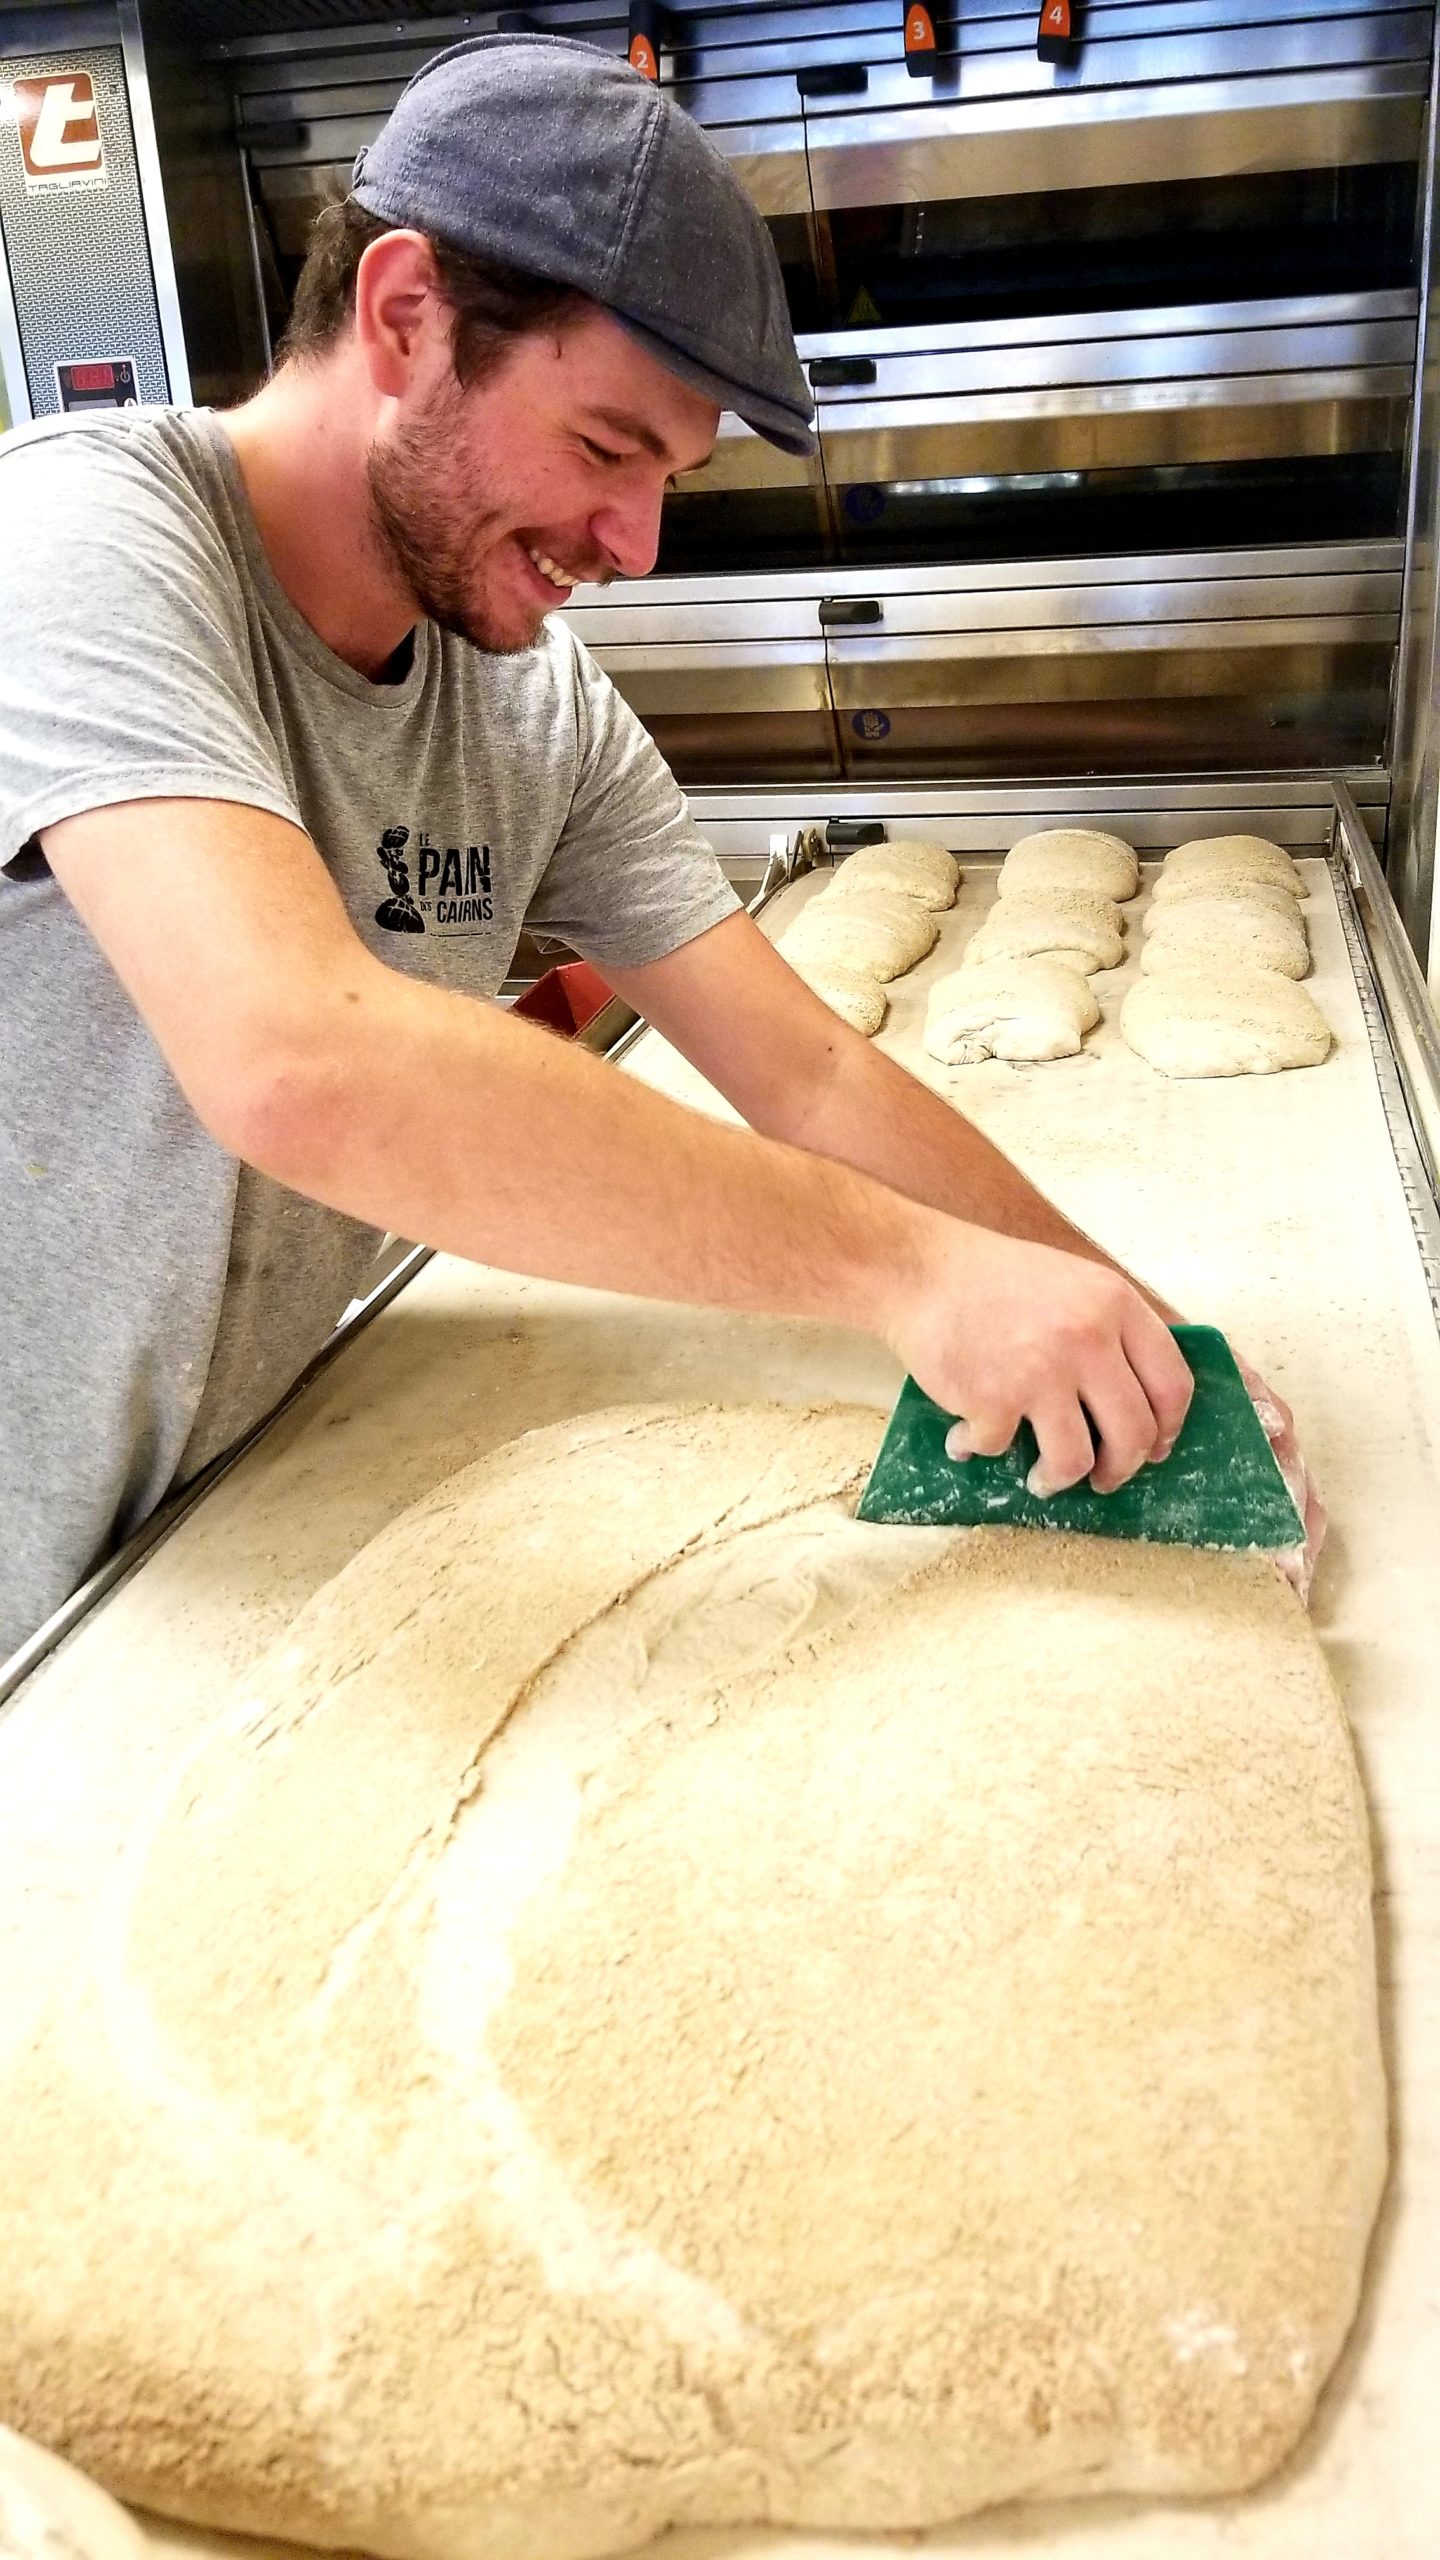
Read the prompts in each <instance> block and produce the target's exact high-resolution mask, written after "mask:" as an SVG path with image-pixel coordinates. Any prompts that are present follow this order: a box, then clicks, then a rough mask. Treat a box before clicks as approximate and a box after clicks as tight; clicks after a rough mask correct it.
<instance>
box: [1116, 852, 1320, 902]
mask: <svg viewBox="0 0 1440 2560" xmlns="http://www.w3.org/2000/svg"><path fill="white" fill-rule="evenodd" d="M1199 880H1204V881H1206V882H1207V883H1210V884H1213V885H1219V884H1221V883H1223V884H1224V885H1225V886H1227V887H1231V888H1233V887H1234V886H1235V885H1236V883H1237V882H1239V881H1242V880H1257V881H1261V882H1269V883H1270V885H1271V886H1272V887H1274V888H1276V889H1284V890H1286V891H1287V892H1288V894H1289V895H1290V896H1291V897H1292V898H1303V897H1305V896H1306V894H1307V892H1306V888H1305V883H1304V881H1303V880H1302V878H1301V876H1300V873H1299V872H1298V871H1297V870H1296V868H1295V865H1294V863H1293V862H1292V861H1291V859H1290V856H1289V854H1288V853H1287V852H1286V851H1285V849H1284V847H1283V845H1278V844H1271V842H1270V840H1269V838H1268V836H1195V837H1192V838H1191V840H1190V842H1189V843H1188V844H1177V846H1176V847H1175V850H1174V852H1173V853H1167V855H1166V856H1165V860H1164V862H1163V863H1162V864H1161V867H1160V877H1159V879H1158V880H1157V881H1156V883H1155V891H1154V894H1155V897H1156V899H1157V901H1158V902H1159V904H1160V905H1161V906H1164V905H1166V904H1167V903H1168V901H1169V900H1170V899H1171V898H1173V897H1183V896H1184V895H1185V894H1186V890H1187V888H1188V887H1189V886H1190V885H1191V884H1192V883H1194V882H1196V881H1199Z"/></svg>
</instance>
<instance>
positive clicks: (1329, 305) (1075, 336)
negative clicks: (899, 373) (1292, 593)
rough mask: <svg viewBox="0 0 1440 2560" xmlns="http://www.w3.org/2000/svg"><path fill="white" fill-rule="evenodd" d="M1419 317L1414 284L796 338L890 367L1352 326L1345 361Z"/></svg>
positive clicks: (837, 397)
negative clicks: (1000, 351) (997, 353)
mask: <svg viewBox="0 0 1440 2560" xmlns="http://www.w3.org/2000/svg"><path fill="white" fill-rule="evenodd" d="M1418 316H1419V296H1418V295H1417V294H1416V293H1414V292H1412V291H1410V290H1408V289H1405V290H1401V291H1398V292H1392V293H1317V294H1285V295H1276V296H1273V297H1267V298H1265V299H1259V300H1256V299H1249V300H1240V301H1234V302H1180V303H1165V304H1149V303H1147V304H1143V305H1141V306H1139V307H1138V308H1137V309H1135V310H1131V311H1053V312H1051V311H1047V312H1046V313H1045V315H1044V317H1043V318H1041V319H1021V320H966V321H957V320H940V321H932V322H928V323H926V324H924V325H923V326H912V327H908V328H900V329H886V328H874V329H840V330H833V331H828V332H827V331H823V330H822V331H817V332H815V333H813V334H812V335H810V336H808V337H804V338H801V339H799V340H798V341H797V344H798V347H799V351H800V354H801V357H802V358H803V360H804V361H805V362H806V363H807V364H808V363H811V362H813V361H814V360H815V359H816V358H817V357H824V356H870V357H873V358H874V359H875V360H876V361H877V362H879V361H881V360H884V361H885V363H886V364H887V366H888V364H889V363H890V361H891V360H892V359H894V358H898V357H910V356H919V357H927V356H943V355H946V354H948V353H950V352H951V351H961V352H964V351H967V350H972V349H973V350H977V351H978V350H981V349H984V348H988V347H1009V348H1015V349H1024V348H1028V347H1029V346H1031V345H1037V346H1040V345H1043V346H1049V347H1063V346H1072V347H1074V349H1075V350H1076V355H1075V359H1074V360H1075V361H1076V362H1079V361H1082V360H1088V358H1089V357H1090V356H1091V355H1092V354H1093V352H1094V351H1095V349H1096V348H1097V347H1103V348H1109V347H1111V346H1112V345H1114V344H1115V343H1116V342H1117V341H1120V340H1124V339H1127V338H1162V339H1169V338H1173V337H1180V336H1186V335H1191V334H1194V333H1199V334H1202V335H1208V334H1210V333H1212V332H1214V331H1216V330H1246V331H1251V330H1256V331H1262V332H1266V333H1270V332H1274V331H1282V330H1283V331H1289V330H1292V329H1298V330H1304V331H1309V330H1312V329H1336V328H1349V329H1352V330H1354V331H1355V332H1356V335H1355V337H1354V339H1353V341H1352V343H1351V347H1350V350H1349V352H1348V353H1347V355H1346V357H1345V359H1344V360H1345V361H1346V362H1347V363H1360V362H1367V361H1369V360H1370V359H1371V358H1372V357H1375V356H1383V357H1385V358H1386V359H1387V360H1393V358H1394V356H1395V352H1396V349H1395V344H1394V342H1392V341H1391V340H1389V339H1388V338H1387V337H1386V336H1385V334H1384V332H1385V329H1386V327H1387V324H1391V323H1399V324H1407V334H1406V336H1405V337H1404V338H1403V339H1402V340H1401V342H1400V350H1401V352H1402V353H1403V351H1404V348H1405V347H1406V346H1407V345H1408V346H1410V347H1411V348H1412V349H1413V344H1414V332H1415V326H1416V323H1417V320H1418ZM885 379H886V381H887V383H888V382H890V381H891V379H892V377H891V376H890V375H889V373H888V372H887V374H886V376H885ZM920 387H921V388H922V389H923V388H924V387H925V386H924V385H923V384H922V385H921V386H920ZM856 396H857V394H856V391H855V389H854V388H853V387H852V386H848V385H840V386H833V385H825V384H817V385H816V386H815V399H816V404H817V406H818V407H820V408H831V407H834V406H837V405H839V404H842V403H843V402H845V401H847V400H853V399H854V398H855V397H856ZM735 424H736V425H737V427H738V426H739V424H740V421H739V420H738V419H737V420H736V421H735Z"/></svg>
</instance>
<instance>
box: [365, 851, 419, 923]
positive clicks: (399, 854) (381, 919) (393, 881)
mask: <svg viewBox="0 0 1440 2560" xmlns="http://www.w3.org/2000/svg"><path fill="white" fill-rule="evenodd" d="M409 841H410V830H409V828H408V827H387V828H386V830H385V833H384V834H383V836H382V837H381V839H380V841H379V843H378V844H377V846H376V847H375V859H376V861H377V862H379V863H380V864H381V865H382V866H383V868H384V872H385V877H386V879H387V880H388V881H389V883H390V895H389V897H388V898H382V899H381V901H380V904H379V906H378V907H377V908H376V910H375V921H376V923H377V924H383V926H384V927H385V930H386V932H387V933H423V932H424V930H425V919H424V917H423V916H422V914H421V913H420V910H419V908H418V907H417V906H416V904H415V901H414V899H413V898H412V897H411V895H410V872H409V868H408V865H407V864H406V860H405V847H406V846H407V844H408V843H409Z"/></svg>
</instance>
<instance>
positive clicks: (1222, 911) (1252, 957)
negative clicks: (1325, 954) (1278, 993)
mask: <svg viewBox="0 0 1440 2560" xmlns="http://www.w3.org/2000/svg"><path fill="white" fill-rule="evenodd" d="M1285 904H1286V906H1287V907H1288V909H1289V913H1288V915H1274V914H1270V913H1268V912H1267V911H1266V909H1265V908H1263V907H1252V906H1250V905H1249V904H1248V902H1247V901H1246V900H1244V899H1242V898H1231V899H1227V900H1226V901H1225V902H1224V904H1223V905H1222V904H1212V903H1209V902H1207V901H1205V900H1203V899H1197V900H1195V901H1194V902H1190V901H1186V902H1185V903H1184V904H1182V905H1180V906H1178V907H1157V908H1156V909H1155V910H1154V914H1153V918H1152V922H1151V929H1150V932H1149V933H1148V935H1147V937H1146V941H1145V947H1144V949H1143V951H1142V952H1141V955H1140V966H1141V968H1142V969H1143V970H1144V971H1145V972H1146V973H1147V974H1148V975H1151V976H1164V975H1166V974H1167V973H1168V972H1169V971H1171V970H1174V969H1190V968H1194V967H1196V966H1197V965H1200V966H1211V965H1215V964H1218V965H1220V966H1222V967H1228V966H1229V965H1230V963H1231V962H1233V961H1240V962H1241V963H1242V964H1248V965H1249V966H1250V967H1252V968H1256V969H1276V970H1278V971H1279V973H1280V975H1281V977H1283V978H1303V977H1304V976H1305V975H1306V974H1307V972H1308V970H1309V967H1310V945H1309V941H1308V939H1307V937H1306V932H1305V919H1304V917H1303V916H1302V914H1301V912H1300V910H1299V908H1298V907H1297V906H1296V904H1295V901H1294V899H1293V898H1287V899H1286V900H1285Z"/></svg>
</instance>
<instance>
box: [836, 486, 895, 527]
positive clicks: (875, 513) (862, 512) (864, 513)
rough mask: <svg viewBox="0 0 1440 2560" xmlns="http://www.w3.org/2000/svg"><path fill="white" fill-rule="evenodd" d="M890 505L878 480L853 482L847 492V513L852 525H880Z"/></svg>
mask: <svg viewBox="0 0 1440 2560" xmlns="http://www.w3.org/2000/svg"><path fill="white" fill-rule="evenodd" d="M888 504H889V500H888V499H887V497H886V495H885V492H884V490H883V489H882V488H881V486H880V484H879V482H878V481H876V480H852V482H851V484H850V486H849V488H848V489H847V490H846V492H845V513H846V514H847V516H848V517H849V519H850V521H851V523H852V524H878V523H879V521H880V518H881V517H882V516H883V514H884V513H885V509H886V507H887V505H888Z"/></svg>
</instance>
